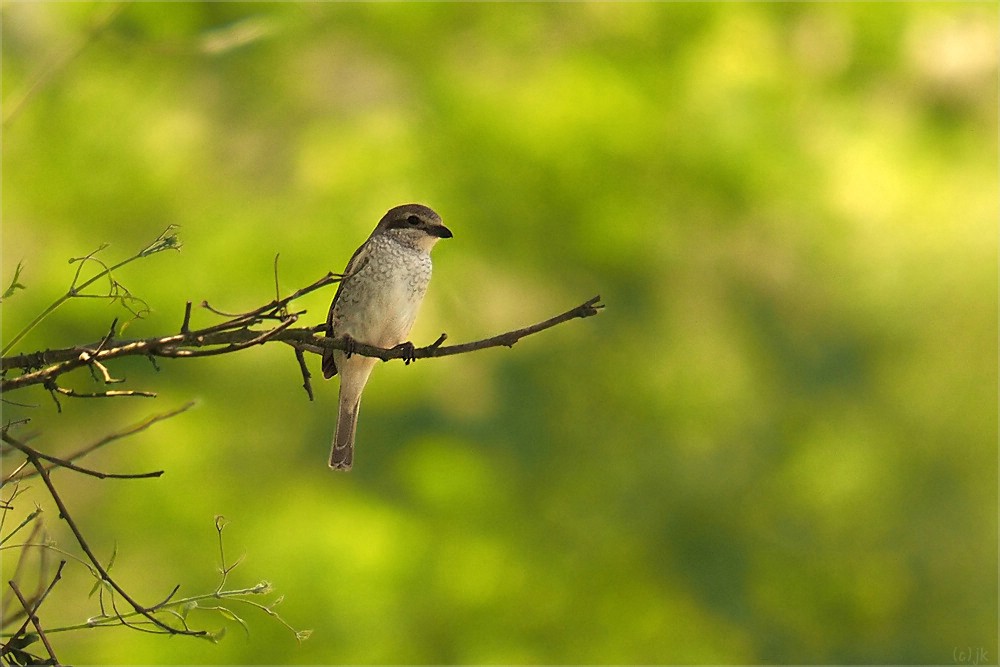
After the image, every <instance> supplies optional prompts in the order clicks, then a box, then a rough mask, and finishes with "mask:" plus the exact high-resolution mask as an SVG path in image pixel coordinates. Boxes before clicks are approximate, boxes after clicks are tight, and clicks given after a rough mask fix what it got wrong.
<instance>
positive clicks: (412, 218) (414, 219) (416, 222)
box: [406, 215, 420, 225]
mask: <svg viewBox="0 0 1000 667" xmlns="http://www.w3.org/2000/svg"><path fill="white" fill-rule="evenodd" d="M406 221H407V222H408V223H410V224H411V225H419V224H420V218H418V217H417V216H415V215H411V216H410V217H408V218H407V219H406Z"/></svg>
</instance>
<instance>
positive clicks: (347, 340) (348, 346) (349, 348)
mask: <svg viewBox="0 0 1000 667" xmlns="http://www.w3.org/2000/svg"><path fill="white" fill-rule="evenodd" d="M354 352H355V343H354V339H353V338H351V337H350V336H348V335H347V334H344V356H345V357H347V358H348V359H350V358H351V355H353V354H354Z"/></svg>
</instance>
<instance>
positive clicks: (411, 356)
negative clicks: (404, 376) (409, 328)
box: [392, 341, 417, 366]
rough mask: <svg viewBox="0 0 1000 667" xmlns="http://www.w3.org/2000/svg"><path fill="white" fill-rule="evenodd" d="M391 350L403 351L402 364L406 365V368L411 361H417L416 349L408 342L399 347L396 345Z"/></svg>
mask: <svg viewBox="0 0 1000 667" xmlns="http://www.w3.org/2000/svg"><path fill="white" fill-rule="evenodd" d="M392 349H394V350H402V351H403V356H402V359H403V363H404V364H406V365H407V366H409V365H410V362H411V361H416V360H417V348H416V347H415V346H414V345H413V343H412V342H410V341H406V342H405V343H400V344H399V345H396V346H395V347H393V348H392Z"/></svg>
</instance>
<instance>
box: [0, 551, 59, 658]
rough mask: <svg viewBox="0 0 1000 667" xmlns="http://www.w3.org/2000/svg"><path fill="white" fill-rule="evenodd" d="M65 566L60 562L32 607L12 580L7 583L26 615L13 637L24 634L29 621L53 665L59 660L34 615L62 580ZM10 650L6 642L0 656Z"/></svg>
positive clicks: (9, 645)
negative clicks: (49, 581)
mask: <svg viewBox="0 0 1000 667" xmlns="http://www.w3.org/2000/svg"><path fill="white" fill-rule="evenodd" d="M65 566H66V561H60V563H59V568H58V569H57V570H56V576H55V577H53V578H52V581H51V583H49V586H48V588H46V589H45V592H44V593H42V595H41V596H40V597H39V598H38V599H37V600H36V601H35V603H34V604H32V605H29V604H28V601H27V600H25V599H24V596H23V595H22V594H21V591H20V589H19V588H18V587H17V583H16V582H14V580H11V581H9V582H7V583H8V584H10V587H11V589H13V591H14V595H16V596H17V599H18V600H19V601H20V602H21V606H22V607H24V610H25V611H26V612H27V614H28V615H27V618H25V619H24V624H23V625H22V626H21V628H20V629H19V630H18V631H17V632H16V633H14V635H13V636H14V637H19V636H21V635H22V634H24V631H25V630H26V629H27V627H28V622H29V621H30V622H31V624H32V625H34V626H35V630H37V631H38V636H39V638H40V639H41V640H42V643H43V644H44V645H45V650H46V651H48V652H49V657H50V658H52V661H53V664H59V659H58V658H56V654H55V652H54V651H53V650H52V645H51V644H49V640H48V637H46V636H45V631H44V630H42V626H41V623H40V622H39V620H38V616H36V615H35V612H37V611H38V608H39V607H40V606H41V605H42V602H44V601H45V598H46V597H48V595H49V592H50V591H51V590H52V588H53V587H54V586H55V585H56V582H58V581H59V580H60V579H61V578H62V571H63V568H64V567H65ZM11 650H13V648H12V646H11V642H7V644H6V645H5V646H4V647H3V648H0V656H2V655H4V654H5V653H8V652H10V651H11Z"/></svg>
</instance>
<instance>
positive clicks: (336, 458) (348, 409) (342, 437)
mask: <svg viewBox="0 0 1000 667" xmlns="http://www.w3.org/2000/svg"><path fill="white" fill-rule="evenodd" d="M360 398H361V397H360V396H359V397H358V399H359V400H356V401H341V403H340V413H339V415H338V416H337V431H336V433H334V434H333V446H332V447H331V448H330V467H331V468H333V469H334V470H350V469H351V464H352V463H354V432H355V431H356V430H357V427H358V411H359V410H360V409H361V400H360Z"/></svg>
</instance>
